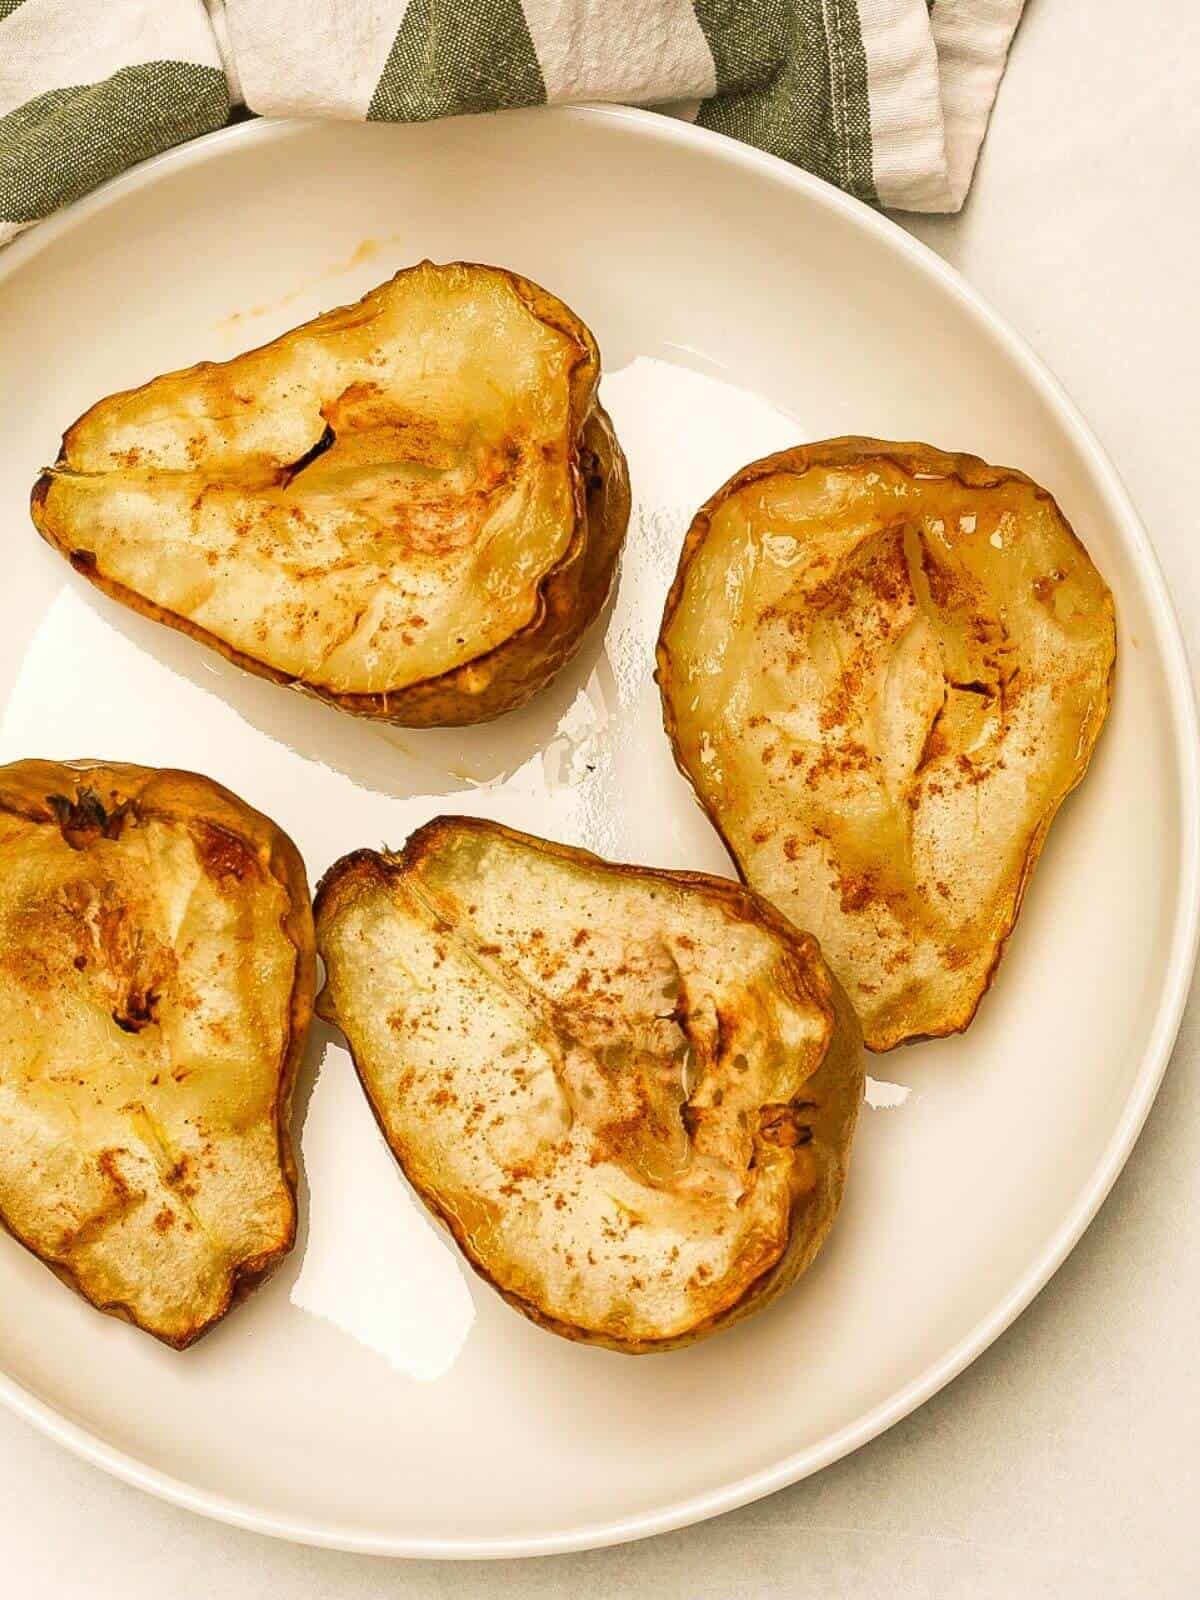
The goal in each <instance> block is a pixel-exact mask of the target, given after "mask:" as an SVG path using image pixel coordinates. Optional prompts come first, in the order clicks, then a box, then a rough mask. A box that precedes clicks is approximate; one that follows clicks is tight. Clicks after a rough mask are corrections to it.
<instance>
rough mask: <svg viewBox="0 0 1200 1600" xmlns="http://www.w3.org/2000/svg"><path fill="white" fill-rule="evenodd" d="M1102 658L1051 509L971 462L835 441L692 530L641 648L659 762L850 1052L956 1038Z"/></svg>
mask: <svg viewBox="0 0 1200 1600" xmlns="http://www.w3.org/2000/svg"><path fill="white" fill-rule="evenodd" d="M1115 656H1116V633H1115V625H1114V617H1113V603H1112V596H1111V595H1110V593H1109V591H1108V588H1107V587H1106V585H1105V583H1104V580H1103V578H1101V576H1100V574H1099V573H1098V572H1097V570H1096V568H1095V566H1094V565H1093V564H1092V562H1091V560H1090V559H1089V557H1088V554H1087V551H1086V550H1085V549H1084V548H1083V546H1082V544H1080V542H1079V540H1078V539H1077V538H1076V537H1075V534H1074V533H1073V532H1072V530H1071V528H1070V526H1069V525H1068V523H1067V521H1066V519H1065V518H1064V516H1063V514H1062V512H1061V511H1060V510H1059V508H1058V506H1057V505H1056V504H1055V502H1054V500H1053V499H1052V498H1051V496H1050V495H1049V494H1048V493H1047V492H1046V491H1045V490H1044V489H1041V488H1039V487H1038V485H1037V484H1035V483H1033V482H1032V481H1031V480H1030V479H1029V478H1027V477H1025V476H1024V475H1023V474H1022V473H1020V472H1015V471H1012V470H1010V469H1007V468H1003V467H991V466H988V465H987V464H986V463H985V462H983V461H980V460H979V459H978V458H976V457H975V456H967V455H948V454H946V453H945V452H943V451H940V450H934V449H932V448H930V447H929V446H928V445H920V444H890V443H886V442H884V441H881V440H877V439H832V440H829V441H828V442H827V443H823V444H815V445H809V446H805V447H803V448H800V449H796V450H785V451H783V452H782V453H780V454H779V455H774V456H768V457H767V458H766V459H765V460H763V461H757V462H755V463H753V464H752V465H751V466H748V467H746V468H744V469H743V470H742V471H741V472H739V473H738V474H737V475H736V476H735V477H733V478H732V479H731V480H730V481H729V482H728V483H727V484H726V485H725V487H724V488H723V489H721V490H720V491H719V492H718V493H717V494H716V495H715V496H714V497H713V498H712V499H711V500H710V501H709V502H708V504H707V505H705V506H704V507H703V508H702V509H701V510H700V512H699V513H698V514H697V516H696V518H695V521H694V522H693V523H692V525H691V528H690V530H689V532H688V535H687V538H686V541H685V543H684V548H683V554H682V557H681V559H680V563H679V570H678V573H677V575H676V578H675V582H674V584H673V586H672V588H671V591H670V595H669V597H668V600H667V605H666V613H665V616H664V618H663V625H662V633H661V636H660V638H659V644H658V681H659V685H660V688H661V690H662V698H663V707H664V712H665V720H666V726H667V732H668V735H669V737H670V739H671V743H672V745H673V747H674V751H675V757H676V760H677V761H678V763H679V766H680V767H681V769H682V770H683V772H684V773H685V774H686V775H687V777H688V778H689V779H690V780H691V782H692V785H693V786H694V788H695V790H696V793H697V795H698V796H699V799H700V801H701V804H702V805H703V806H704V808H705V810H706V811H707V812H708V814H709V816H710V818H711V819H712V821H713V822H714V824H715V825H716V827H717V828H718V829H719V831H720V832H721V834H722V836H723V837H724V839H725V841H726V844H727V845H728V847H729V849H730V851H731V852H732V854H733V857H734V859H735V861H736V863H737V865H738V868H739V870H740V872H741V874H742V876H743V877H744V879H745V880H746V881H747V882H748V883H750V884H751V885H752V886H753V887H754V888H755V889H757V890H758V891H759V893H761V894H763V895H765V896H766V897H767V898H768V899H769V900H771V901H772V902H773V903H774V904H775V905H776V906H778V908H779V909H780V910H781V911H782V912H784V914H785V915H786V916H788V917H790V918H791V919H792V920H793V921H794V922H795V923H796V924H797V926H798V927H802V928H807V929H809V930H810V931H811V932H812V933H813V934H815V935H816V937H817V939H818V940H819V942H820V945H821V949H822V950H823V951H824V953H825V956H826V958H827V959H828V961H829V963H830V965H831V966H832V967H833V969H834V971H835V972H836V973H837V975H838V977H839V978H840V979H841V982H842V983H843V984H844V985H845V987H846V991H847V993H848V994H849V996H850V999H851V1000H852V1002H853V1003H854V1006H855V1008H856V1010H857V1011H858V1014H859V1017H860V1018H861V1020H862V1025H863V1033H864V1036H865V1039H866V1043H867V1045H868V1046H869V1047H870V1048H871V1049H873V1050H888V1049H891V1048H892V1046H894V1045H898V1044H903V1043H905V1042H906V1041H908V1040H912V1039H917V1038H921V1037H924V1036H928V1035H939V1034H948V1033H954V1032H958V1031H960V1030H962V1029H963V1028H965V1027H966V1026H967V1025H968V1023H969V1022H970V1021H971V1019H972V1017H973V1016H974V1014H975V1010H976V1007H977V1006H978V1004H979V1001H980V998H981V997H982V995H983V993H984V991H985V990H986V989H987V988H988V986H989V984H990V983H991V981H992V978H993V975H994V973H995V971H996V967H997V964H998V962H999V960H1000V956H1001V953H1002V951H1003V949H1004V943H1005V940H1006V939H1007V938H1008V936H1009V934H1010V932H1011V931H1012V928H1013V924H1014V923H1015V921H1016V918H1017V913H1018V911H1019V909H1020V905H1021V898H1022V896H1023V894H1024V893H1025V888H1026V885H1027V884H1028V882H1029V878H1030V875H1031V873H1032V872H1033V869H1034V866H1035V864H1036V862H1037V859H1038V855H1039V853H1040V851H1041V848H1042V845H1043V842H1044V840H1045V837H1046V832H1047V830H1048V828H1049V827H1050V824H1051V822H1052V821H1053V819H1054V816H1055V813H1056V812H1057V810H1058V808H1059V806H1060V805H1061V804H1062V802H1063V800H1064V799H1065V798H1066V796H1067V794H1068V793H1069V792H1070V791H1071V790H1072V789H1073V788H1074V787H1075V785H1076V784H1077V783H1078V782H1079V781H1080V779H1081V778H1082V777H1083V775H1084V772H1085V771H1086V769H1087V765H1088V762H1089V759H1090V757H1091V754H1092V748H1093V746H1094V744H1095V742H1096V739H1097V737H1098V735H1099V733H1100V730H1101V728H1102V726H1103V724H1104V719H1105V716H1106V714H1107V712H1108V705H1109V698H1110V694H1111V687H1112V677H1113V667H1114V661H1115Z"/></svg>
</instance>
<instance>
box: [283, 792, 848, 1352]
mask: <svg viewBox="0 0 1200 1600" xmlns="http://www.w3.org/2000/svg"><path fill="white" fill-rule="evenodd" d="M463 832H472V833H480V834H488V835H492V836H495V837H499V838H503V839H509V840H512V841H513V842H514V843H516V844H519V845H522V846H525V847H527V848H530V849H533V850H536V851H537V852H539V853H540V854H542V855H545V856H550V857H552V858H554V859H555V860H559V861H566V862H570V863H571V864H573V865H575V866H582V867H586V868H590V869H593V870H597V871H601V872H603V873H605V874H609V873H611V874H614V875H617V876H621V877H628V878H637V879H639V880H641V881H645V880H646V879H651V880H654V881H657V882H659V883H666V884H670V885H671V886H672V887H673V888H677V889H686V890H691V891H694V892H697V893H700V894H703V895H705V896H707V897H708V898H709V899H710V900H715V901H717V902H718V903H720V904H722V905H724V906H726V907H728V908H729V909H730V910H731V911H732V912H733V913H734V914H735V916H737V917H738V918H739V919H740V920H742V921H745V922H750V923H753V924H755V925H757V926H758V927H761V928H765V929H766V930H767V931H768V932H769V933H771V934H772V935H774V937H775V938H777V939H778V940H779V941H780V943H781V944H782V946H783V947H784V950H785V952H786V955H787V959H788V972H789V976H790V978H791V980H792V982H793V983H794V984H795V986H796V989H797V990H798V991H799V992H800V993H802V994H803V995H804V996H805V997H806V998H808V999H810V1000H811V1001H812V1002H813V1003H814V1004H815V1005H816V1006H818V1007H819V1009H820V1010H821V1012H822V1013H823V1015H824V1019H825V1029H826V1050H825V1056H824V1058H823V1060H822V1062H821V1065H820V1066H819V1067H818V1069H817V1071H816V1073H814V1074H813V1075H812V1076H811V1077H810V1078H809V1079H808V1080H807V1081H808V1084H809V1087H810V1088H811V1087H812V1085H813V1081H814V1079H816V1078H817V1077H820V1076H824V1075H826V1074H828V1075H829V1078H830V1080H832V1081H834V1082H837V1081H838V1080H842V1082H843V1088H842V1092H841V1093H839V1094H830V1095H829V1096H828V1097H827V1108H825V1114H824V1116H823V1117H818V1118H817V1119H815V1124H814V1135H815V1137H814V1140H813V1143H814V1144H819V1145H820V1146H821V1147H822V1149H823V1153H824V1155H825V1160H824V1163H823V1165H822V1168H821V1178H820V1183H819V1184H818V1187H817V1189H816V1190H815V1191H812V1192H810V1193H809V1194H808V1195H806V1196H804V1197H803V1198H802V1199H801V1200H800V1201H799V1202H798V1203H797V1205H796V1208H795V1209H794V1211H793V1213H792V1216H791V1218H790V1219H789V1227H788V1242H787V1246H786V1248H785V1249H784V1251H783V1253H782V1254H781V1255H780V1257H779V1258H778V1260H776V1261H775V1263H774V1264H773V1265H772V1266H771V1267H769V1268H768V1269H767V1270H766V1271H765V1272H764V1273H763V1274H762V1275H761V1276H760V1277H759V1278H757V1279H756V1280H755V1281H754V1282H753V1283H752V1284H750V1285H749V1287H748V1288H747V1289H746V1290H745V1291H744V1293H743V1294H742V1295H741V1296H740V1298H739V1299H738V1300H737V1301H736V1302H735V1303H734V1304H733V1305H731V1306H728V1307H726V1308H725V1310H723V1311H721V1312H720V1313H718V1314H717V1315H715V1316H712V1317H709V1318H707V1319H705V1320H704V1321H703V1322H700V1323H697V1324H696V1325H695V1326H694V1327H692V1328H689V1329H688V1330H687V1331H686V1332H684V1333H681V1334H676V1335H674V1336H673V1337H671V1338H667V1339H631V1340H622V1339H616V1338H613V1337H612V1336H611V1335H608V1334H604V1333H598V1332H596V1331H594V1330H592V1329H588V1328H581V1327H578V1326H577V1325H576V1324H574V1323H570V1322H563V1321H561V1320H559V1319H558V1318H556V1317H552V1316H548V1315H547V1314H546V1313H545V1312H544V1311H542V1310H541V1309H540V1308H539V1307H538V1306H537V1305H536V1304H535V1303H534V1302H533V1301H531V1300H528V1299H526V1298H525V1297H524V1296H522V1295H519V1294H516V1293H514V1292H512V1291H511V1290H508V1289H505V1288H503V1287H502V1286H501V1285H500V1284H499V1283H497V1282H496V1280H495V1278H493V1277H492V1275H491V1273H490V1272H489V1271H488V1268H487V1265H486V1263H485V1262H483V1261H482V1260H481V1259H480V1258H479V1256H478V1255H477V1254H476V1252H475V1250H474V1248H473V1246H472V1243H471V1239H470V1236H469V1235H468V1233H467V1232H466V1230H465V1229H464V1228H463V1226H462V1225H461V1223H460V1222H459V1221H458V1219H457V1218H456V1217H455V1216H454V1215H453V1214H452V1213H451V1212H449V1211H446V1210H444V1209H443V1208H442V1206H440V1205H439V1203H438V1201H437V1198H436V1197H435V1196H434V1195H433V1194H431V1193H430V1192H429V1190H427V1189H426V1188H424V1187H423V1186H422V1185H421V1184H420V1183H418V1182H417V1180H416V1179H415V1177H414V1176H413V1174H412V1173H411V1172H410V1171H409V1169H408V1167H407V1166H406V1165H405V1161H404V1155H403V1152H402V1151H401V1149H400V1148H399V1146H398V1144H397V1142H396V1141H395V1140H394V1139H393V1137H392V1135H391V1133H390V1132H389V1130H388V1125H387V1121H386V1119H385V1117H384V1115H383V1110H382V1107H381V1106H380V1105H379V1104H378V1103H377V1102H376V1100H375V1098H374V1096H373V1095H372V1093H371V1089H370V1086H369V1084H368V1082H367V1078H366V1075H365V1074H364V1072H363V1069H362V1065H361V1063H360V1062H359V1060H358V1058H357V1056H356V1055H355V1052H354V1050H353V1048H352V1046H351V1045H350V1041H349V1039H348V1038H347V1039H346V1048H347V1050H348V1051H349V1053H350V1058H351V1060H352V1061H353V1062H354V1069H355V1071H356V1072H357V1074H358V1079H359V1082H360V1084H361V1085H362V1089H363V1093H364V1094H365V1095H366V1098H367V1101H368V1103H369V1104H370V1107H371V1110H372V1111H373V1112H374V1114H375V1120H376V1122H377V1123H378V1124H379V1131H380V1132H381V1133H382V1135H383V1137H384V1139H385V1140H386V1141H387V1144H388V1146H389V1148H390V1149H391V1152H392V1154H393V1156H394V1157H395V1158H396V1161H397V1164H398V1165H399V1167H400V1169H401V1171H402V1172H403V1173H404V1176H405V1178H406V1179H407V1180H408V1182H409V1183H410V1184H411V1185H412V1187H413V1188H414V1189H415V1190H416V1192H417V1194H418V1195H419V1196H420V1198H421V1200H422V1201H423V1202H424V1203H425V1205H426V1206H427V1207H428V1208H429V1210H430V1211H431V1212H432V1213H433V1215H434V1216H435V1217H437V1218H438V1219H439V1220H440V1221H441V1222H442V1223H443V1225H444V1226H445V1227H446V1228H447V1230H448V1231H449V1232H450V1234H451V1235H452V1236H453V1238H454V1240H455V1242H456V1244H457V1245H458V1247H459V1249H460V1250H461V1251H462V1253H463V1255H464V1256H465V1257H466V1258H467V1260H468V1261H469V1262H470V1264H471V1266H472V1267H473V1268H474V1270H475V1271H476V1272H477V1273H478V1274H479V1276H480V1277H481V1278H482V1279H483V1280H484V1282H486V1283H487V1284H489V1285H490V1286H491V1287H492V1288H493V1289H495V1290H496V1292H497V1293H498V1294H499V1295H500V1296H501V1298H502V1299H504V1300H506V1301H507V1302H508V1304H509V1305H510V1306H512V1307H513V1308H514V1310H516V1311H519V1312H520V1313H521V1315H522V1316H524V1317H527V1318H528V1319H529V1320H530V1321H531V1322H535V1323H537V1325H538V1326H539V1327H542V1328H545V1329H547V1331H549V1332H550V1333H557V1334H559V1335H561V1337H563V1338H564V1339H570V1340H573V1341H574V1342H576V1343H578V1344H588V1345H598V1346H600V1347H602V1348H604V1349H606V1350H614V1351H617V1352H619V1353H620V1354H623V1355H650V1354H654V1353H656V1352H659V1351H666V1350H676V1349H679V1348H681V1347H682V1346H684V1345H689V1344H693V1343H694V1342H695V1341H696V1340H697V1339H703V1338H706V1337H707V1336H708V1335H709V1334H712V1333H717V1332H719V1331H720V1330H722V1329H724V1328H728V1327H730V1326H732V1325H733V1324H734V1323H736V1322H740V1321H741V1320H742V1318H743V1317H746V1316H749V1315H750V1313H751V1312H754V1311H758V1310H760V1309H761V1308H762V1307H763V1306H765V1305H767V1304H768V1303H769V1302H770V1301H771V1300H773V1299H774V1298H775V1297H776V1296H777V1295H778V1294H781V1293H782V1292H783V1291H784V1290H785V1289H787V1288H790V1286H791V1285H792V1284H793V1283H795V1281H796V1280H797V1279H798V1278H799V1277H800V1276H801V1275H802V1274H803V1273H804V1272H805V1271H806V1270H807V1268H808V1267H809V1266H810V1265H811V1263H812V1262H813V1260H814V1259H815V1257H816V1256H817V1254H818V1252H819V1251H820V1249H821V1246H822V1245H823V1244H824V1242H825V1239H826V1237H827V1235H828V1233H829V1230H830V1228H831V1227H832V1226H833V1222H834V1219H835V1217H836V1215H837V1211H838V1207H839V1206H840V1204H841V1199H842V1192H843V1190H844V1188H845V1182H846V1172H847V1167H848V1165H849V1156H850V1146H851V1143H852V1141H853V1136H854V1127H855V1124H856V1122H857V1120H858V1112H859V1107H860V1105H861V1102H862V1091H863V1083H864V1076H863V1063H862V1035H861V1031H860V1029H859V1025H858V1018H857V1016H856V1015H855V1013H854V1009H853V1007H852V1006H851V1005H850V1002H849V1000H848V999H847V998H846V995H845V993H844V991H843V990H842V987H841V985H840V984H839V983H838V981H837V979H836V978H835V977H834V976H833V974H832V973H831V972H830V971H829V968H828V967H827V966H826V965H825V962H824V960H823V958H822V956H821V952H820V949H819V947H818V945H817V941H816V940H815V939H814V938H813V937H812V935H811V934H807V933H802V932H801V931H800V930H799V929H797V928H795V927H793V926H792V924H791V923H790V922H788V921H787V919H786V918H785V917H783V916H781V915H780V913H779V912H778V911H776V910H775V908H774V906H772V905H771V904H770V903H769V902H768V901H766V900H764V899H762V897H761V896H760V895H757V894H755V893H754V891H753V890H752V889H750V888H748V887H747V886H745V885H743V884H739V883H736V882H734V881H733V880H732V879H730V878H716V877H712V876H711V875H709V874H708V873H702V872H673V871H668V870H665V869H663V868H657V867H639V866H629V865H625V864H623V863H620V862H615V861H608V860H606V859H605V858H604V857H603V856H598V855H595V854H593V853H592V852H591V851H590V850H581V849H577V848H575V847H573V846H571V845H564V844H555V843H553V842H551V841H549V840H546V839H540V838H537V837H536V836H534V835H531V834H527V833H521V832H520V831H519V830H517V829H515V828H508V827H505V826H504V825H503V824H502V823H498V822H489V821H487V820H486V819H484V818H480V817H458V816H440V817H434V818H433V819H432V820H431V821H429V822H427V823H425V824H424V826H422V827H420V828H418V829H417V830H416V832H415V833H413V834H411V835H410V837H409V839H408V841H407V842H406V844H405V845H404V847H403V849H402V850H400V851H399V852H397V853H394V854H393V853H391V852H388V853H386V854H383V853H380V852H378V851H375V850H365V849H364V850H352V851H351V852H350V853H349V854H348V855H344V856H342V857H341V858H340V859H339V860H337V861H335V862H334V863H333V865H332V866H331V867H330V868H329V869H328V871H326V872H325V874H324V875H323V877H322V878H321V881H320V883H319V884H318V885H317V894H316V900H315V902H314V908H313V909H314V913H315V916H316V922H317V930H318V932H317V938H318V945H319V943H320V928H321V922H322V918H323V917H327V916H333V915H335V914H336V912H337V910H338V908H339V907H340V906H341V905H344V904H347V903H349V902H350V901H352V900H353V898H354V896H355V894H356V893H357V891H358V889H359V886H360V885H367V884H372V883H374V884H379V883H383V884H386V883H387V882H388V881H389V880H390V879H392V878H398V877H403V876H404V875H405V874H406V873H408V872H410V871H412V870H414V869H415V868H416V867H417V866H418V864H419V863H420V861H421V859H422V857H424V856H426V855H430V854H433V853H434V852H435V851H436V850H437V848H438V846H439V843H440V841H441V840H442V838H443V837H445V836H446V835H449V834H455V833H463ZM317 1012H318V1015H320V1016H322V1017H324V1018H325V1019H326V1020H327V1021H329V1022H332V1023H333V1024H334V1025H335V1026H340V1024H339V1023H338V1019H337V1016H336V1015H335V1014H334V1012H333V1011H332V1009H331V1007H330V1005H329V1002H328V998H327V991H325V990H323V991H322V993H321V995H320V996H318V999H317ZM806 1114H808V1115H810V1116H811V1113H806ZM810 1148H811V1147H810Z"/></svg>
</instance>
